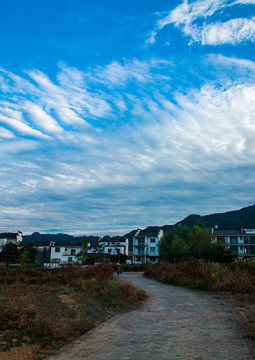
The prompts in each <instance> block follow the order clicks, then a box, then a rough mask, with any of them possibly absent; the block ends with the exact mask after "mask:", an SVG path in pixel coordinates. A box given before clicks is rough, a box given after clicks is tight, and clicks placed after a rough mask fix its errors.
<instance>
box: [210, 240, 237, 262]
mask: <svg viewBox="0 0 255 360" xmlns="http://www.w3.org/2000/svg"><path fill="white" fill-rule="evenodd" d="M237 257H238V254H237V253H236V252H234V251H233V250H232V249H226V248H225V247H224V246H222V245H218V244H217V245H213V246H212V247H211V252H210V260H211V261H214V262H219V263H225V264H230V263H231V262H233V261H235V260H236V259H237Z"/></svg>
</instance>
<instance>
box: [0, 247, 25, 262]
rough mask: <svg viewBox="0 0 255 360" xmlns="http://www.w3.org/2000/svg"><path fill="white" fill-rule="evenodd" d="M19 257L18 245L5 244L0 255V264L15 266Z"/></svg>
mask: <svg viewBox="0 0 255 360" xmlns="http://www.w3.org/2000/svg"><path fill="white" fill-rule="evenodd" d="M19 256H20V250H19V249H18V245H16V244H13V243H7V244H5V245H4V246H3V250H2V251H1V253H0V262H5V263H8V264H17V263H18V260H19Z"/></svg>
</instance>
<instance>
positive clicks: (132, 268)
mask: <svg viewBox="0 0 255 360" xmlns="http://www.w3.org/2000/svg"><path fill="white" fill-rule="evenodd" d="M150 265H151V263H143V264H121V269H122V271H124V272H125V271H126V272H139V271H144V270H145V269H146V268H147V267H148V266H150Z"/></svg>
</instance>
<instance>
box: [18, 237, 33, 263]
mask: <svg viewBox="0 0 255 360" xmlns="http://www.w3.org/2000/svg"><path fill="white" fill-rule="evenodd" d="M36 255H37V248H36V247H35V245H34V243H33V242H28V243H24V245H23V246H22V248H21V249H20V256H19V260H20V262H21V263H24V262H25V263H27V264H31V263H34V262H35V259H36Z"/></svg>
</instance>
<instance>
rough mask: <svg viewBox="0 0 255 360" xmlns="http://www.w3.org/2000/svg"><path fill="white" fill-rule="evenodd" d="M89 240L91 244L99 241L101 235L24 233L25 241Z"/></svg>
mask: <svg viewBox="0 0 255 360" xmlns="http://www.w3.org/2000/svg"><path fill="white" fill-rule="evenodd" d="M85 239H86V240H88V242H89V243H90V244H93V243H95V242H97V240H98V239H99V236H73V235H68V234H61V233H60V234H40V233H39V232H34V233H33V234H31V235H23V241H32V242H34V243H36V242H50V241H54V242H69V243H77V242H81V243H82V241H83V240H85Z"/></svg>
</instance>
